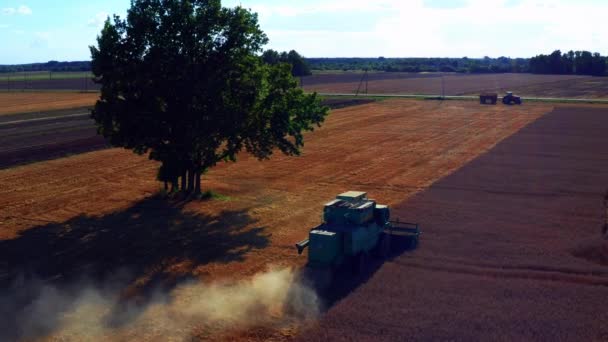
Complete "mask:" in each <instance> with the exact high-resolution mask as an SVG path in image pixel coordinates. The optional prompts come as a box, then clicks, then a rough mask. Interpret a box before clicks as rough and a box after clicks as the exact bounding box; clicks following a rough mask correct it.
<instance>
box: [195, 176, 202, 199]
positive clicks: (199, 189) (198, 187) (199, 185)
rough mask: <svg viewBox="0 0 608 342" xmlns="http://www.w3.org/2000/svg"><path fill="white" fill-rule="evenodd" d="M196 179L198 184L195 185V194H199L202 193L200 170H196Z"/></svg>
mask: <svg viewBox="0 0 608 342" xmlns="http://www.w3.org/2000/svg"><path fill="white" fill-rule="evenodd" d="M195 181H196V185H195V187H194V194H195V195H197V196H198V195H200V194H201V172H200V171H196V173H195Z"/></svg>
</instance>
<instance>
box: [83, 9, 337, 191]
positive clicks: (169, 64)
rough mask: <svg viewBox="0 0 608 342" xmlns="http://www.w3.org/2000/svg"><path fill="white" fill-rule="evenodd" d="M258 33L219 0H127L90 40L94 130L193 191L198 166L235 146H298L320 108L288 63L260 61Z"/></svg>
mask: <svg viewBox="0 0 608 342" xmlns="http://www.w3.org/2000/svg"><path fill="white" fill-rule="evenodd" d="M267 41H268V39H267V38H266V35H265V34H264V33H263V32H262V30H261V29H260V28H259V26H258V21H257V15H256V14H255V13H252V12H250V11H249V10H246V9H244V8H242V7H236V8H224V7H222V5H221V1H220V0H198V1H197V0H192V1H179V0H133V1H132V2H131V8H130V9H129V11H128V14H127V18H126V20H123V19H121V18H120V17H118V16H114V18H113V20H110V19H108V20H107V21H106V23H105V25H104V27H103V29H102V31H101V34H100V36H99V37H98V38H97V46H91V48H90V49H91V55H92V70H93V74H94V75H95V81H96V82H97V83H99V84H101V97H100V99H99V101H97V103H96V104H95V108H94V109H93V111H92V117H93V118H94V119H95V122H96V123H97V126H98V130H99V132H100V133H101V134H103V135H104V137H106V138H108V139H109V141H110V142H111V144H112V145H114V146H120V147H124V148H127V149H131V150H133V151H134V152H136V153H138V154H146V153H148V154H149V158H150V159H154V160H158V161H160V162H161V167H160V170H159V172H158V177H159V179H160V180H161V181H164V182H165V184H167V182H170V183H171V184H172V188H173V189H177V188H180V187H181V190H182V191H186V192H194V193H197V194H198V193H200V191H201V186H200V178H201V175H202V174H203V173H204V172H205V171H207V170H208V169H209V168H210V167H213V166H214V165H216V164H217V163H218V162H220V161H236V156H237V154H238V153H239V152H240V151H242V150H243V149H244V150H246V151H247V152H249V153H251V154H253V155H254V156H256V157H257V158H259V159H266V158H269V157H270V156H271V155H272V153H273V151H274V150H276V149H278V150H280V151H281V152H283V153H285V154H287V155H297V154H299V153H300V148H301V147H302V146H303V145H304V138H303V132H305V131H311V130H313V129H314V126H320V124H321V123H322V122H323V120H324V118H325V116H326V115H327V113H328V109H327V108H326V107H323V106H321V104H320V100H319V99H318V98H317V96H316V94H312V95H306V94H304V93H303V92H302V90H301V89H299V88H298V86H297V81H296V80H294V79H293V77H292V75H291V71H290V66H289V65H285V64H277V65H269V64H266V63H264V62H263V61H262V58H261V57H260V56H259V53H260V52H261V51H262V46H263V45H264V44H266V43H267ZM180 178H181V186H180V184H179V179H180Z"/></svg>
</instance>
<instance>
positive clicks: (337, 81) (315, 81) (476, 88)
mask: <svg viewBox="0 0 608 342" xmlns="http://www.w3.org/2000/svg"><path fill="white" fill-rule="evenodd" d="M362 76H363V74H362V73H334V74H330V73H322V74H315V75H312V76H308V77H304V78H303V79H302V85H303V87H304V89H305V90H308V91H316V92H321V93H355V92H356V91H357V89H358V87H359V84H360V82H361V80H362ZM442 88H443V92H444V95H475V94H479V93H480V92H484V91H493V92H499V93H502V92H505V91H513V92H515V93H517V94H518V95H522V96H524V97H563V98H606V97H608V77H591V76H576V75H534V74H483V75H479V74H478V75H470V74H445V75H444V76H443V77H442V76H441V74H438V73H426V74H416V73H369V74H368V81H367V92H368V93H370V94H418V95H435V94H441V93H442ZM364 89H365V83H363V84H362V85H361V89H360V91H364Z"/></svg>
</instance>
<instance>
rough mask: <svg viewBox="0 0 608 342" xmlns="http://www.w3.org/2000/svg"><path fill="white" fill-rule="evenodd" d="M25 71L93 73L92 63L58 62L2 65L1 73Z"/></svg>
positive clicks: (0, 66)
mask: <svg viewBox="0 0 608 342" xmlns="http://www.w3.org/2000/svg"><path fill="white" fill-rule="evenodd" d="M23 71H28V72H29V71H91V62H89V61H81V62H58V61H48V62H46V63H31V64H16V65H0V73H7V72H23Z"/></svg>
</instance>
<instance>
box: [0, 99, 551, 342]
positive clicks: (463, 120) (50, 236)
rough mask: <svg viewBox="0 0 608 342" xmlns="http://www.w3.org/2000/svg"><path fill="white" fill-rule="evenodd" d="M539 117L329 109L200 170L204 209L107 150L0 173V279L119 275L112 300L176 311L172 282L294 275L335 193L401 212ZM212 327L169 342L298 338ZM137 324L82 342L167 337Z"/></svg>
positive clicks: (288, 332) (531, 109) (289, 328)
mask: <svg viewBox="0 0 608 342" xmlns="http://www.w3.org/2000/svg"><path fill="white" fill-rule="evenodd" d="M83 101H84V100H83ZM91 101H92V99H91ZM552 108H553V107H552V106H550V105H545V104H530V105H526V106H522V107H510V106H480V105H478V104H476V103H474V102H454V101H447V102H422V101H407V100H387V101H382V102H377V103H371V104H366V105H361V106H355V107H349V108H345V109H340V110H335V111H333V112H332V114H331V115H330V117H329V118H328V120H327V121H326V123H325V124H324V125H323V127H322V128H321V129H318V130H317V131H315V132H312V133H310V134H307V136H306V144H305V147H304V150H303V154H302V156H300V157H284V156H282V155H278V154H277V155H275V156H274V157H273V158H272V159H271V160H269V161H262V162H260V161H257V160H255V159H254V158H251V157H249V156H247V155H242V156H241V157H240V158H239V162H237V163H234V164H223V165H220V166H218V167H216V168H215V169H213V170H211V171H210V172H209V174H207V175H206V176H205V178H204V181H203V187H204V189H205V190H213V191H214V192H216V193H218V194H220V195H221V197H219V198H217V199H213V200H208V201H193V202H180V201H176V200H172V201H167V200H164V199H159V198H157V197H156V194H157V193H158V192H159V190H160V188H161V185H160V184H159V183H158V182H156V181H155V174H156V168H157V164H156V163H155V162H151V161H149V160H147V159H146V158H145V157H138V156H135V155H133V154H132V153H130V152H129V151H125V150H121V149H110V150H104V151H99V152H92V153H86V154H82V155H78V156H73V157H68V158H64V159H58V160H53V161H48V162H42V163H36V164H32V165H27V166H22V167H16V168H12V169H7V170H2V171H0V208H1V209H0V257H1V259H2V260H4V264H3V265H1V266H2V268H3V269H1V270H0V271H1V272H0V276H1V277H2V278H0V280H4V281H12V280H14V278H15V277H16V276H17V275H18V274H20V273H22V272H23V271H24V270H25V269H27V271H28V272H29V273H32V274H35V275H36V276H37V277H40V278H42V279H43V280H44V281H45V282H49V283H61V284H65V283H67V284H70V282H73V281H76V280H74V279H80V278H81V277H82V276H87V277H93V278H94V279H97V282H98V283H99V282H100V281H99V279H101V280H102V281H101V282H103V280H104V279H109V278H112V276H113V275H116V274H119V273H120V272H121V271H122V270H125V269H126V270H128V274H129V276H128V277H125V279H124V281H123V282H122V283H121V284H122V285H121V286H122V287H121V288H120V289H119V290H120V293H121V296H125V297H127V298H139V297H140V296H142V293H144V294H145V293H146V291H148V290H149V289H150V288H154V289H156V290H158V289H159V288H160V289H162V290H158V291H161V292H163V291H164V292H166V293H170V298H172V300H173V301H177V302H180V301H181V302H184V303H186V304H187V303H188V300H189V299H188V298H190V299H191V293H190V294H188V293H189V292H188V291H187V290H184V289H183V288H178V287H177V284H180V281H181V280H182V279H198V280H201V281H202V282H204V283H213V282H217V281H219V282H225V281H237V282H238V281H241V280H243V279H249V278H250V277H252V276H254V275H256V274H259V273H260V272H264V271H265V270H267V268H268V266H269V265H272V266H273V267H274V268H275V269H283V268H291V267H300V266H302V265H303V264H304V263H305V256H298V255H297V253H296V251H295V248H294V247H293V244H294V243H295V242H296V241H298V240H300V239H302V238H304V237H306V236H307V232H308V229H309V228H311V227H312V226H314V225H316V224H318V223H319V221H320V218H321V213H322V205H323V204H324V203H325V202H326V201H328V200H330V199H332V198H333V197H334V196H335V195H336V194H338V193H340V192H343V191H346V190H362V191H367V192H368V193H369V195H370V197H372V198H375V199H377V200H378V201H379V202H383V203H388V204H397V203H402V202H403V201H404V200H406V199H407V198H409V197H411V196H412V195H414V194H416V193H419V192H420V191H423V190H424V189H426V188H427V187H429V186H430V185H431V184H433V183H434V182H436V181H437V180H439V179H441V178H443V177H445V176H447V175H449V174H451V173H452V172H454V171H455V170H457V169H459V168H460V167H461V166H463V165H464V164H466V163H467V162H469V161H471V160H472V159H474V158H475V157H477V156H479V155H480V154H483V153H484V152H486V151H488V150H489V149H491V148H492V147H493V146H495V145H496V144H497V143H498V142H500V141H502V140H503V139H505V138H506V137H508V136H510V135H512V134H513V133H515V132H517V131H518V130H519V129H521V128H522V127H524V126H526V125H528V124H529V123H531V122H533V121H535V120H536V119H537V118H539V117H541V116H542V115H543V114H545V113H547V112H549V111H551V110H552ZM176 289H179V290H176ZM207 290H208V289H207ZM206 293H208V292H206ZM222 298H223V297H222ZM227 298H233V296H228V297H227ZM227 301H228V302H230V299H227ZM186 304H185V305H186ZM171 310H173V311H171V312H172V314H175V312H174V310H175V308H173V309H171ZM181 314H183V313H181ZM176 315H177V316H175V317H179V315H180V314H176ZM269 315H270V317H275V316H273V315H277V314H276V313H275V312H274V311H273V310H270V313H269ZM141 317H143V318H141V319H145V317H147V316H146V315H142V316H141ZM155 317H156V316H155ZM273 321H276V320H273ZM163 322H165V323H166V322H167V321H166V320H165V321H163ZM219 322H220V323H218V324H216V325H213V326H209V325H206V324H202V323H197V322H190V323H189V324H188V325H186V326H179V328H175V329H178V330H179V334H178V333H177V332H175V334H176V336H177V335H179V336H183V334H186V335H190V334H192V335H194V336H197V337H198V338H200V339H216V338H226V339H232V338H243V339H266V338H270V337H272V338H278V339H281V338H289V337H291V336H293V334H295V333H296V332H297V330H298V328H297V324H295V325H294V324H291V323H289V324H285V325H279V326H274V327H272V329H270V330H267V329H266V328H263V327H261V328H252V327H251V326H248V327H247V328H246V329H245V328H243V327H241V326H239V325H238V324H237V325H231V324H226V323H224V324H222V323H221V322H222V321H221V320H220V321H219ZM78 324H80V323H78ZM78 324H76V326H77V327H80V325H78ZM70 326H71V327H72V325H70ZM142 326H146V324H145V322H144V323H142V322H139V323H138V324H134V325H126V326H120V327H115V328H112V329H109V330H104V331H101V332H96V333H98V334H99V335H96V336H97V337H99V336H103V337H104V338H106V337H107V338H113V339H119V340H121V339H122V340H128V339H129V336H130V337H133V336H138V338H139V339H142V340H158V339H162V337H163V336H165V334H167V331H169V333H171V331H172V329H173V328H172V327H170V328H167V329H168V330H167V329H165V330H163V329H156V330H155V329H143V330H142V328H141V327H142ZM218 327H221V329H220V330H219V332H218ZM74 329H76V328H74ZM133 329H136V330H135V331H134V330H133ZM256 329H257V330H256ZM76 330H78V329H76ZM70 331H72V332H73V330H70ZM63 332H65V331H64V330H62V328H61V327H56V329H55V330H54V329H51V330H50V331H49V332H48V333H49V336H51V337H57V336H62V335H61V334H62V333H63ZM70 336H80V335H70Z"/></svg>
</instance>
